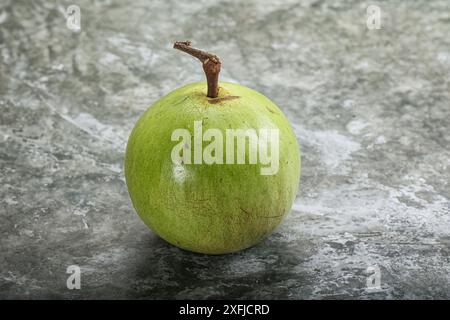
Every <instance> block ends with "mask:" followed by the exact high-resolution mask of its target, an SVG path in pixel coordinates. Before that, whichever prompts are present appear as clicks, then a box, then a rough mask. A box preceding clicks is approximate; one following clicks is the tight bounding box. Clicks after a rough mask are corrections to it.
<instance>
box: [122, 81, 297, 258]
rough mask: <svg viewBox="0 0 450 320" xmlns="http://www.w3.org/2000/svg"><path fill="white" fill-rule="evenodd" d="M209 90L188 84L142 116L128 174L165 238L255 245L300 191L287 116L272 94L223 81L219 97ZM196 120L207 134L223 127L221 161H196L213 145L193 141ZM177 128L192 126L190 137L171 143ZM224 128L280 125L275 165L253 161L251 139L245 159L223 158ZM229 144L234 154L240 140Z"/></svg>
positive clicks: (204, 244) (195, 246)
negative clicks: (177, 157)
mask: <svg viewBox="0 0 450 320" xmlns="http://www.w3.org/2000/svg"><path fill="white" fill-rule="evenodd" d="M209 89H210V88H209V86H208V92H209ZM206 90H207V85H206V83H204V82H199V83H193V84H189V85H186V86H184V87H182V88H179V89H177V90H175V91H173V92H171V93H169V94H168V95H166V96H164V97H162V98H161V99H160V100H158V101H157V102H156V103H155V104H154V105H153V106H151V107H150V108H149V109H148V110H147V111H146V112H145V113H144V114H143V115H142V117H141V118H140V119H139V121H138V122H137V123H136V125H135V127H134V129H133V131H132V133H131V135H130V138H129V141H128V145H127V150H126V157H125V177H126V182H127V186H128V189H129V193H130V197H131V200H132V203H133V205H134V208H135V209H136V211H137V212H138V214H139V216H140V217H141V218H142V220H143V221H144V222H145V223H146V224H147V226H149V227H150V228H151V229H152V230H153V231H154V232H156V233H157V234H158V235H159V236H160V237H161V238H163V239H165V240H166V241H168V242H169V243H171V244H173V245H175V246H178V247H180V248H183V249H187V250H190V251H194V252H200V253H208V254H221V253H229V252H233V251H237V250H241V249H244V248H247V247H250V246H252V245H254V244H256V243H257V242H259V241H260V240H261V239H263V238H264V237H265V236H267V235H268V234H269V233H270V232H271V231H272V230H273V229H274V228H275V227H276V226H277V225H279V224H280V222H281V221H282V220H283V218H284V216H285V215H286V214H287V213H288V212H289V210H290V208H291V206H292V203H293V201H294V199H295V196H296V193H297V189H298V183H299V178H300V155H299V147H298V145H297V140H296V137H295V135H294V133H293V131H292V128H291V126H290V124H289V122H288V121H287V119H286V118H285V116H284V115H283V113H282V112H281V111H280V109H278V107H277V106H276V105H275V104H274V103H273V102H272V101H270V100H269V99H268V98H266V97H265V96H263V95H262V94H260V93H258V92H256V91H254V90H251V89H249V88H246V87H243V86H240V85H237V84H232V83H225V82H221V83H220V84H218V85H217V91H216V92H217V96H216V97H215V98H210V97H208V96H207V94H206V93H207V92H206ZM200 121H201V122H200ZM195 122H196V123H197V124H198V123H201V126H202V130H203V131H202V132H203V133H205V132H207V130H208V129H217V130H219V131H220V132H223V137H224V138H223V141H222V142H218V144H216V146H220V147H223V155H222V156H220V154H219V156H218V158H220V159H221V160H222V159H223V161H222V162H223V163H222V164H220V163H213V164H207V163H204V162H203V163H201V164H199V163H194V162H195V159H194V158H195V154H196V152H198V151H196V149H198V148H200V152H199V153H197V155H198V154H201V155H203V156H204V153H203V152H207V151H205V150H207V147H208V145H210V144H211V143H212V142H211V141H200V143H199V142H198V141H197V142H196V141H194V140H195V139H196V138H195V134H194V133H195V128H194V123H195ZM177 129H187V130H188V131H189V132H191V134H192V137H189V140H188V143H187V142H186V141H185V142H183V141H182V142H181V143H180V142H179V140H178V141H172V140H173V136H172V135H173V133H174V132H175V131H176V130H177ZM227 129H255V132H260V131H259V130H260V129H278V133H279V139H278V142H279V143H278V148H279V149H278V150H279V161H278V168H277V170H276V171H273V172H272V174H267V168H268V167H269V166H270V165H273V163H271V164H267V162H266V163H265V164H262V163H261V162H257V163H256V164H250V163H249V162H250V153H251V152H252V151H255V150H253V149H254V148H255V145H251V144H250V142H248V143H247V144H246V146H245V150H244V149H242V150H240V151H243V150H244V151H245V164H237V163H236V161H235V162H234V163H226V162H227V161H226V153H227V152H226V150H227V149H226V143H227V142H226V138H227V136H226V134H225V132H226V130H227ZM217 130H216V132H217ZM177 145H178V146H182V147H181V150H182V151H181V153H180V156H183V155H184V156H185V158H180V161H175V160H174V159H173V152H174V148H175V147H176V146H177ZM252 148H253V149H252ZM217 150H218V149H217ZM217 150H216V152H218V151H217ZM230 150H233V151H234V153H235V156H236V158H237V154H238V153H239V150H238V143H237V142H236V143H235V145H234V147H233V148H232V149H230ZM269 150H274V149H269ZM255 152H256V151H255ZM272 152H273V151H272ZM211 154H214V155H217V154H216V153H211ZM258 155H259V154H258ZM236 158H235V159H236ZM205 159H206V158H205ZM264 168H265V169H264ZM264 170H266V174H262V172H264Z"/></svg>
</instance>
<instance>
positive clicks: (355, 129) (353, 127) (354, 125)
mask: <svg viewBox="0 0 450 320" xmlns="http://www.w3.org/2000/svg"><path fill="white" fill-rule="evenodd" d="M368 125H369V124H368V123H367V122H364V121H362V120H353V121H350V122H349V123H348V124H347V126H346V127H347V130H348V132H350V133H351V134H354V135H358V134H360V133H361V132H362V131H363V130H364V128H366V127H367V126H368Z"/></svg>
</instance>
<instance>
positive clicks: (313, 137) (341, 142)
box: [293, 124, 361, 174]
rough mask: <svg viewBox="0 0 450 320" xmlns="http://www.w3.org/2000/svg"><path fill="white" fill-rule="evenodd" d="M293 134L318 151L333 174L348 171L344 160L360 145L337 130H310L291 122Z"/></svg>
mask: <svg viewBox="0 0 450 320" xmlns="http://www.w3.org/2000/svg"><path fill="white" fill-rule="evenodd" d="M293 128H294V131H295V134H296V135H297V137H298V139H299V140H300V142H301V143H303V144H305V145H310V146H312V147H313V148H315V149H317V150H318V151H319V152H320V155H321V157H320V159H321V161H322V162H323V163H324V164H325V165H326V166H327V168H328V170H329V171H330V172H332V173H335V174H343V173H345V172H348V170H349V168H348V167H346V166H345V165H344V162H345V161H347V160H349V159H350V158H351V155H352V153H354V152H356V151H358V150H359V149H360V148H361V145H360V144H359V143H358V142H355V141H353V140H352V139H351V138H349V137H347V136H344V135H342V134H340V133H339V132H337V131H312V130H307V129H305V128H302V127H301V126H299V125H297V124H293Z"/></svg>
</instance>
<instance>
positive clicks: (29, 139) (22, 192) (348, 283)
mask: <svg viewBox="0 0 450 320" xmlns="http://www.w3.org/2000/svg"><path fill="white" fill-rule="evenodd" d="M371 3H372V2H361V1H356V0H354V1H350V0H348V1H346V0H341V1H329V2H326V1H320V0H319V1H298V0H295V1H293V0H288V1H281V0H277V1H275V0H267V1H256V0H252V1H245V2H243V3H239V2H238V1H215V2H213V1H206V0H203V1H192V2H191V3H187V2H184V1H183V2H182V3H181V1H168V0H167V1H148V0H138V1H129V2H128V3H127V2H125V1H107V0H105V1H88V0H85V1H20V0H2V1H0V53H1V54H0V110H1V112H0V166H1V173H0V182H1V183H0V235H1V236H0V237H1V242H0V298H70V299H72V298H74V299H85V298H270V299H272V298H274V299H277V298H282V299H285V298H288V299H298V298H306V299H336V298H358V299H373V298H376V299H380V298H381V299H398V298H426V299H432V298H447V299H448V298H450V261H449V260H450V259H449V253H450V205H449V198H450V186H449V180H450V170H449V165H450V160H449V159H450V150H449V149H450V148H449V145H450V132H449V130H450V102H449V101H450V82H449V72H450V36H449V35H450V3H449V2H448V1H447V0H437V1H426V0H422V1H414V2H412V1H389V2H387V1H380V2H375V4H378V5H379V6H380V7H381V10H382V16H381V17H382V21H381V22H382V29H381V30H368V29H367V27H366V8H367V6H368V4H371ZM70 4H76V5H78V6H80V8H81V28H82V29H81V32H78V33H76V32H73V31H71V30H69V29H68V28H67V27H66V21H65V18H64V14H63V13H64V11H65V8H67V6H69V5H70ZM184 39H191V40H193V41H194V44H196V45H197V46H199V47H201V48H205V49H210V50H211V51H213V52H215V53H217V54H218V55H220V56H221V57H222V60H223V61H224V66H223V72H222V79H223V80H228V81H235V82H239V83H241V84H243V85H247V86H249V87H252V88H254V89H256V90H258V91H260V92H262V93H264V94H266V95H267V96H269V97H270V98H271V99H272V100H274V101H275V102H276V103H277V104H278V105H279V106H280V107H281V109H282V110H283V111H284V112H285V113H286V115H287V116H288V118H289V119H290V120H291V122H292V124H293V126H294V128H295V131H296V133H297V135H298V140H299V143H300V145H301V149H302V164H303V168H302V181H301V188H300V192H299V195H298V197H297V200H296V202H295V204H294V207H293V210H292V212H291V214H290V216H289V217H288V218H287V219H286V221H285V223H284V224H283V225H282V226H281V227H280V228H279V229H278V230H277V231H276V232H275V233H274V234H273V235H272V236H271V237H270V238H268V239H266V240H265V241H263V242H262V243H260V244H259V245H257V246H256V247H254V248H251V249H249V250H246V251H244V252H239V253H236V254H232V255H226V256H204V255H197V254H192V253H189V252H185V251H182V250H179V249H177V248H175V247H172V246H170V245H168V244H166V243H165V242H163V241H162V240H160V239H159V238H157V237H156V236H155V235H154V234H153V233H152V232H151V231H149V230H148V229H147V228H146V227H145V225H144V224H143V223H142V222H141V221H140V219H139V218H138V216H137V215H136V214H135V212H134V210H133V208H132V206H131V203H130V200H129V197H128V194H127V189H126V186H125V183H124V177H123V171H122V165H123V156H124V148H125V144H126V140H127V137H128V134H129V132H130V130H131V128H132V127H133V125H134V123H135V121H136V120H137V118H138V117H139V115H140V114H141V113H142V112H143V111H144V110H145V109H146V108H147V107H148V106H149V105H150V104H151V103H152V102H154V101H155V100H156V99H158V98H159V97H161V96H162V95H164V94H166V93H168V92H170V91H171V90H173V89H175V88H177V87H179V86H181V85H183V84H186V83H189V82H194V81H198V80H201V79H203V74H202V70H201V68H200V66H199V64H198V63H196V62H195V61H194V60H193V59H192V58H191V57H189V56H186V55H184V54H181V53H179V52H176V51H175V50H173V49H171V43H172V42H173V41H174V40H184ZM72 264H76V265H79V266H80V267H81V270H82V289H81V290H68V289H67V288H66V279H67V277H68V274H66V273H65V272H66V268H67V266H69V265H72ZM375 265H377V266H378V267H379V268H380V271H381V289H379V290H368V289H367V288H366V280H367V277H368V276H369V273H368V272H367V268H368V267H369V266H375Z"/></svg>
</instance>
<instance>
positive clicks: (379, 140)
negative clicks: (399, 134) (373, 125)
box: [375, 135, 386, 144]
mask: <svg viewBox="0 0 450 320" xmlns="http://www.w3.org/2000/svg"><path fill="white" fill-rule="evenodd" d="M384 143H386V137H385V136H383V135H381V136H378V137H377V139H376V140H375V144H384Z"/></svg>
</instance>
